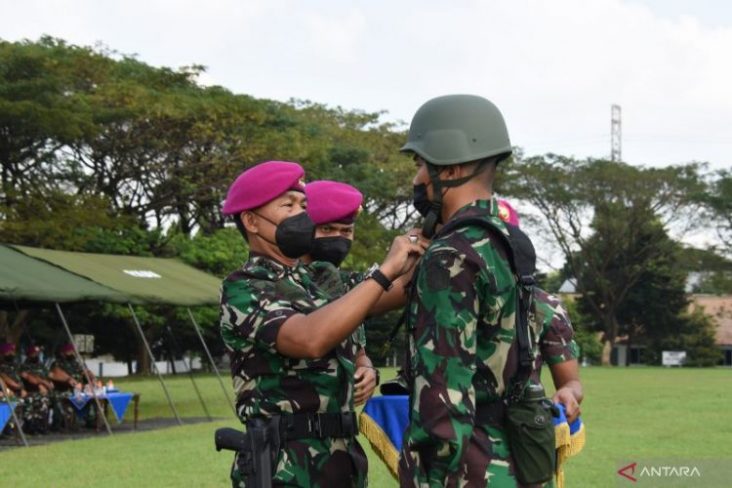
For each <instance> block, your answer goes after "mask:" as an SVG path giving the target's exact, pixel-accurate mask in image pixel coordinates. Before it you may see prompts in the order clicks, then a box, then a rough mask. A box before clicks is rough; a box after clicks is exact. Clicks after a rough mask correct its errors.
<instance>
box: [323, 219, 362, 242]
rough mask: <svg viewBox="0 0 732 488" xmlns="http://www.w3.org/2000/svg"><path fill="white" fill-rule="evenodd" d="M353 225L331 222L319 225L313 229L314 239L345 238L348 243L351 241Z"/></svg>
mask: <svg viewBox="0 0 732 488" xmlns="http://www.w3.org/2000/svg"><path fill="white" fill-rule="evenodd" d="M354 227H355V226H354V225H353V224H340V223H338V222H332V223H330V224H323V225H319V226H317V227H316V228H315V238H316V239H318V238H319V237H345V238H346V239H348V240H349V241H352V240H353V229H354Z"/></svg>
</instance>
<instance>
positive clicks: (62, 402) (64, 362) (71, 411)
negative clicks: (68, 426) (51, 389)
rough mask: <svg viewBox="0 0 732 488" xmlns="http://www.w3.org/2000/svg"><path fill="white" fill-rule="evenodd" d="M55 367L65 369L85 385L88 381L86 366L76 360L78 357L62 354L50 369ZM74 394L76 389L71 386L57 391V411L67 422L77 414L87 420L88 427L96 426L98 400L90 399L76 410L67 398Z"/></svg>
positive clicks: (71, 420) (55, 404) (55, 403)
mask: <svg viewBox="0 0 732 488" xmlns="http://www.w3.org/2000/svg"><path fill="white" fill-rule="evenodd" d="M55 368H58V369H61V370H63V371H65V372H66V374H68V375H69V376H71V377H72V378H73V379H74V380H76V382H77V383H79V384H82V385H83V384H86V383H88V381H87V378H86V374H84V368H82V366H81V365H80V364H79V361H77V360H76V357H70V358H67V357H64V356H61V357H58V358H56V360H55V361H54V362H53V363H52V364H51V368H50V369H51V370H53V369H55ZM57 388H58V386H57ZM73 394H74V390H73V388H70V387H68V388H67V389H65V390H63V389H62V390H59V391H56V392H55V401H54V406H55V407H57V408H56V410H57V413H59V414H61V415H63V417H64V418H65V422H67V423H73V418H74V415H77V416H78V417H79V418H81V419H83V420H84V421H85V423H86V426H87V427H94V426H95V425H96V417H97V406H96V402H94V401H90V402H88V403H87V404H86V405H84V408H82V409H81V410H76V407H74V406H73V405H72V404H71V402H70V401H69V400H67V399H68V398H69V397H71V396H72V395H73Z"/></svg>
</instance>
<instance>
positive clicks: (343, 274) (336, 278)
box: [306, 261, 366, 350]
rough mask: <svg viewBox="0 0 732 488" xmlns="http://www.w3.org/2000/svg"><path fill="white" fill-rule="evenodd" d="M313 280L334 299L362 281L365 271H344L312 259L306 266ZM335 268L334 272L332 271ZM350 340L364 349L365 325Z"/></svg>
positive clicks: (359, 327) (360, 326)
mask: <svg viewBox="0 0 732 488" xmlns="http://www.w3.org/2000/svg"><path fill="white" fill-rule="evenodd" d="M306 267H307V269H308V271H309V272H310V275H311V276H312V280H313V282H315V284H317V285H318V287H319V288H320V289H321V290H323V291H324V292H326V293H327V294H328V295H330V297H331V299H333V300H335V299H336V298H339V297H341V296H343V295H345V294H346V293H348V292H349V291H351V290H353V289H354V288H355V287H356V286H358V284H359V283H361V282H363V280H364V278H365V276H366V273H361V272H358V271H345V270H342V269H337V268H335V266H334V265H333V264H331V263H328V262H325V261H314V262H312V263H310V264H308V265H307V266H306ZM334 270H335V272H334ZM351 340H352V341H353V342H354V344H355V345H356V346H357V350H358V349H364V350H365V349H366V327H365V326H364V324H361V325H359V326H358V329H356V330H355V331H354V333H353V334H352V335H351Z"/></svg>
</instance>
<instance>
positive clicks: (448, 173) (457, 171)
mask: <svg viewBox="0 0 732 488" xmlns="http://www.w3.org/2000/svg"><path fill="white" fill-rule="evenodd" d="M463 166H464V165H462V164H451V165H450V166H445V169H444V171H443V173H442V175H441V178H440V179H443V180H457V179H458V178H461V177H462V176H463Z"/></svg>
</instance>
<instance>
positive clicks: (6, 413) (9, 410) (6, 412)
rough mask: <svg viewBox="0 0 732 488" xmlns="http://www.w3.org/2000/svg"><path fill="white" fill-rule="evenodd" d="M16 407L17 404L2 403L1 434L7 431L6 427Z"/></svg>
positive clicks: (0, 407)
mask: <svg viewBox="0 0 732 488" xmlns="http://www.w3.org/2000/svg"><path fill="white" fill-rule="evenodd" d="M15 405H16V402H11V403H8V402H6V401H5V400H2V401H0V432H2V431H3V429H5V425H7V423H8V421H9V420H10V419H11V418H12V417H13V409H14V408H15Z"/></svg>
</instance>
